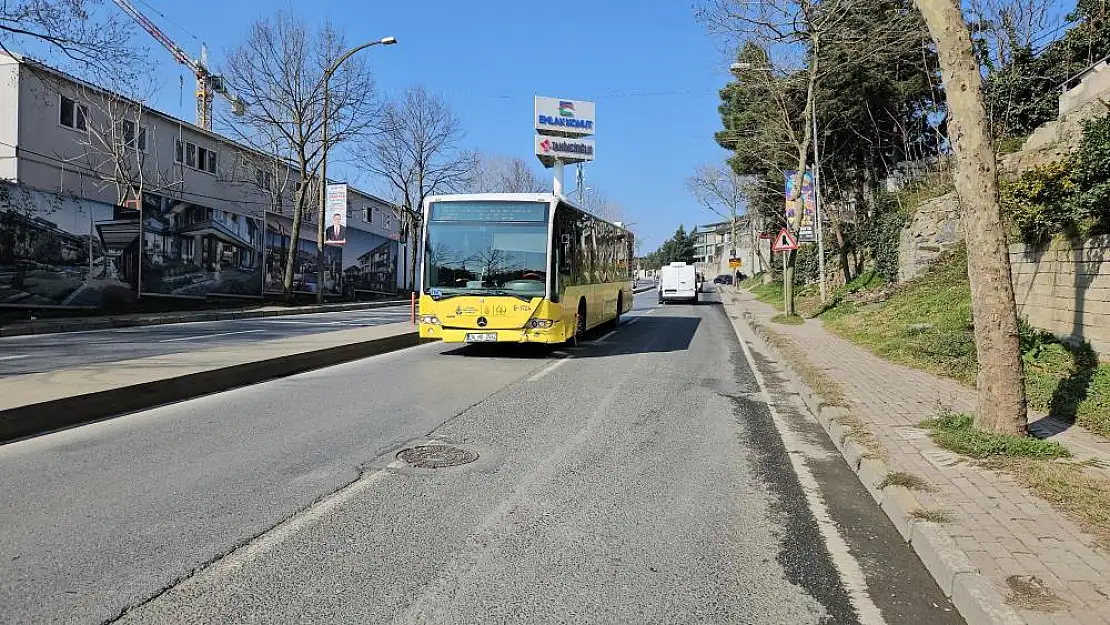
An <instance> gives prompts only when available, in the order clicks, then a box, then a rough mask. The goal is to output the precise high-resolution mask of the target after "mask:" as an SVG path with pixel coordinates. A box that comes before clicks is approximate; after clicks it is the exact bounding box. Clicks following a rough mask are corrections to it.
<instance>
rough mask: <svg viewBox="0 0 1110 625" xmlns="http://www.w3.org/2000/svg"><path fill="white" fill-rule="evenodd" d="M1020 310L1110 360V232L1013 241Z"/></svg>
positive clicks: (1033, 321) (1012, 259)
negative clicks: (1045, 241)
mask: <svg viewBox="0 0 1110 625" xmlns="http://www.w3.org/2000/svg"><path fill="white" fill-rule="evenodd" d="M1009 251H1010V267H1011V270H1012V272H1013V280H1014V295H1015V297H1016V299H1017V305H1018V313H1019V314H1021V315H1023V316H1025V317H1026V318H1027V319H1028V320H1029V323H1031V324H1033V325H1034V326H1036V327H1038V328H1042V329H1045V330H1048V331H1049V332H1052V333H1053V334H1056V335H1058V336H1061V337H1064V338H1072V339H1079V340H1085V341H1088V342H1090V344H1091V346H1092V347H1093V348H1094V349H1095V351H1096V352H1098V354H1099V356H1100V358H1102V359H1103V360H1110V237H1098V238H1094V239H1089V240H1086V241H1073V240H1056V241H1053V242H1052V244H1050V245H1047V246H1043V247H1032V246H1029V245H1026V244H1020V243H1019V244H1014V245H1011V246H1010V249H1009Z"/></svg>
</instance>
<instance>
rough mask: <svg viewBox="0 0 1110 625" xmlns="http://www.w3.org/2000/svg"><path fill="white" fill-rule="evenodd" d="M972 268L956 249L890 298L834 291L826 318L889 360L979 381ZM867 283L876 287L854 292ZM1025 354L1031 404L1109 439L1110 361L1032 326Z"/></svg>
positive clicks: (827, 323)
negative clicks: (861, 298)
mask: <svg viewBox="0 0 1110 625" xmlns="http://www.w3.org/2000/svg"><path fill="white" fill-rule="evenodd" d="M966 268H967V257H966V255H965V254H964V253H963V252H962V251H961V252H957V253H955V254H952V255H951V256H949V258H947V259H946V260H944V261H942V262H940V263H937V264H936V265H934V266H933V267H932V268H930V270H929V271H928V272H927V273H926V274H925V275H923V276H921V277H920V278H918V279H917V280H913V281H911V282H909V283H907V284H904V285H902V286H901V287H900V288H899V289H898V290H897V291H896V292H894V294H893V295H891V296H890V297H889V298H887V299H885V300H883V301H879V302H876V303H870V304H858V303H856V302H854V301H853V300H851V299H850V298H847V297H844V296H842V297H839V298H836V297H835V295H834V298H830V299H831V302H832V305H831V306H827V307H826V308H825V309H824V310H823V311H822V312H821V313H820V317H821V319H822V320H824V322H825V327H826V328H828V329H829V330H831V331H833V332H835V333H836V334H839V335H840V336H842V337H844V338H846V339H848V340H850V341H853V342H855V343H857V344H859V345H862V346H864V347H866V348H867V349H869V350H871V351H873V352H875V353H876V354H878V355H880V356H882V357H884V358H886V359H888V360H892V361H894V362H898V363H901V364H904V365H908V366H911V367H916V368H918V369H923V370H925V371H928V372H930V373H933V374H935V375H940V376H945V377H949V378H954V379H956V380H958V381H960V382H962V383H964V384H966V385H968V386H974V385H975V375H976V372H977V370H978V362H977V359H976V355H975V336H974V333H973V326H972V323H971V287H970V285H969V284H968V278H967V269H966ZM864 279H865V277H864V276H861V278H860V280H864ZM868 280H870V278H868ZM853 284H855V282H853V283H852V284H849V285H848V286H847V287H843V288H844V289H851V288H853V286H852V285H853ZM878 284H879V285H881V281H880V282H878ZM868 288H874V287H873V286H870V285H866V286H860V287H859V288H855V290H854V291H853V292H858V291H861V290H864V289H868ZM1022 352H1023V355H1022V358H1023V360H1024V362H1025V382H1026V393H1027V396H1028V399H1029V406H1030V408H1032V409H1033V410H1036V411H1038V412H1043V413H1046V414H1049V415H1051V416H1053V417H1055V418H1057V419H1060V420H1062V421H1065V422H1068V423H1079V424H1080V425H1083V426H1084V427H1086V428H1088V429H1089V430H1091V431H1092V432H1096V433H1098V434H1101V435H1102V436H1108V437H1110V364H1103V363H1099V362H1098V358H1097V356H1096V355H1095V354H1094V352H1092V351H1091V350H1090V348H1089V347H1088V346H1085V345H1078V346H1074V345H1067V344H1064V343H1062V342H1060V341H1059V340H1058V339H1056V338H1055V337H1053V336H1052V335H1051V334H1048V333H1046V332H1040V331H1036V330H1034V329H1032V328H1030V327H1029V326H1028V325H1025V324H1023V327H1022Z"/></svg>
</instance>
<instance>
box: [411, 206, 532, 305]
mask: <svg viewBox="0 0 1110 625" xmlns="http://www.w3.org/2000/svg"><path fill="white" fill-rule="evenodd" d="M424 253H425V260H424V267H425V274H424V292H425V293H428V294H429V295H431V296H433V297H436V298H438V297H448V296H452V295H512V296H517V297H522V298H532V297H543V296H544V295H546V293H547V224H546V223H544V222H538V223H537V222H480V221H429V222H428V227H427V239H426V241H425V246H424Z"/></svg>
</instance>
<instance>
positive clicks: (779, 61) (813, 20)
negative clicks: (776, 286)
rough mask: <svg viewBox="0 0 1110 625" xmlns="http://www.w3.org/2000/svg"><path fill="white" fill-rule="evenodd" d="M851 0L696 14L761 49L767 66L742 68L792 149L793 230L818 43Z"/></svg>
mask: <svg viewBox="0 0 1110 625" xmlns="http://www.w3.org/2000/svg"><path fill="white" fill-rule="evenodd" d="M851 4H852V0H830V1H827V2H819V1H817V0H713V1H712V2H710V3H709V5H708V6H707V7H705V8H703V9H701V11H700V13H699V16H700V17H701V18H702V19H703V20H705V21H706V22H707V23H708V25H709V26H710V28H711V30H714V31H717V32H720V33H722V34H726V35H728V36H732V37H735V38H737V39H738V40H739V41H738V43H739V44H741V45H744V44H755V45H757V46H758V47H759V49H761V50H763V51H764V52H765V53H766V62H767V65H766V67H749V68H745V69H747V70H748V71H751V72H753V73H754V74H755V75H758V76H762V77H763V78H762V80H764V81H765V83H766V86H767V90H768V92H769V93H770V95H771V96H772V98H773V102H774V104H775V106H776V108H777V109H778V113H779V120H780V124H779V125H780V126H781V127H780V128H779V132H777V133H776V134H777V135H778V136H777V137H776V142H777V143H779V144H780V145H781V144H782V143H785V144H787V145H788V146H789V147H790V148H792V150H791V151H792V153H793V157H794V159H793V160H794V161H795V162H796V163H797V166H796V167H795V168H794V170H793V175H794V184H793V185H792V187H791V188H792V191H791V193H790V196H789V197H787V198H786V201H787V204H788V205H793V206H794V215H795V216H796V217H795V219H794V220H792V223H788V224H787V226H788V227H790V228H791V230H793V231H794V232H797V230H798V228H799V227H800V226H801V216H802V215H803V213H804V211H803V207H802V196H801V192H802V176H803V174H804V172H805V170H806V163H807V162H808V159H809V157H810V148H811V142H812V141H813V140H814V137H813V115H814V108H815V94H816V89H817V81H818V79H819V78H820V76H821V71H822V70H823V68H822V67H821V65H820V60H821V54H820V49H821V43H822V41H825V40H828V39H829V38H830V37H832V36H834V33H835V30H836V27H837V25H838V24H839V23H840V21H841V20H842V19H843V18H844V16H845V14H846V12H847V11H848V10H850V9H851ZM791 81H800V82H801V84H800V85H793V84H790V83H791ZM799 87H800V88H799ZM799 91H800V92H801V93H802V94H804V98H805V100H804V102H805V104H804V106H803V108H802V110H801V112H800V113H799V112H798V111H797V108H796V105H795V103H794V101H793V98H792V96H793V95H795V94H797V93H798V92H799ZM780 149H781V147H780ZM795 259H796V254H795V253H794V252H788V253H787V262H786V270H785V271H784V272H783V294H784V298H783V300H784V304H785V305H784V312H785V313H786V314H788V315H792V314H794V265H795Z"/></svg>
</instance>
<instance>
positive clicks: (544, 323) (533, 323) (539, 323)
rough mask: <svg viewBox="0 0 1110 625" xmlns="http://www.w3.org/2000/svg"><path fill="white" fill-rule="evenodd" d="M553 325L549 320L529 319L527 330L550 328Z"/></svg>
mask: <svg viewBox="0 0 1110 625" xmlns="http://www.w3.org/2000/svg"><path fill="white" fill-rule="evenodd" d="M553 325H555V322H554V321H552V320H550V319H529V320H528V327H529V328H550V327H551V326H553Z"/></svg>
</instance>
